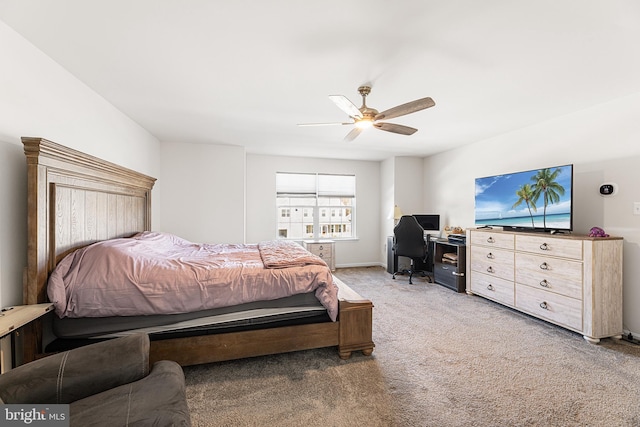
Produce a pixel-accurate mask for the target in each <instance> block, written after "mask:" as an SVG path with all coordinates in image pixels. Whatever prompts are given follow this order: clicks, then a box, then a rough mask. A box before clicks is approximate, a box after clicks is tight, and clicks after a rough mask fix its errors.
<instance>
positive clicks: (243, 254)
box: [47, 232, 338, 321]
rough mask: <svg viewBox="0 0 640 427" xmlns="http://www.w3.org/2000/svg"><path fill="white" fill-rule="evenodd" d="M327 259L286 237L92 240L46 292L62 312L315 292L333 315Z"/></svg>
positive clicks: (161, 310)
mask: <svg viewBox="0 0 640 427" xmlns="http://www.w3.org/2000/svg"><path fill="white" fill-rule="evenodd" d="M332 279H333V277H332V275H331V271H330V270H329V268H328V267H327V265H326V263H325V262H324V261H323V260H322V259H321V258H320V257H317V256H315V255H313V254H311V253H310V252H308V251H306V250H305V249H304V248H302V247H301V246H300V245H298V244H296V243H294V242H288V241H273V242H262V243H260V244H257V245H256V244H245V245H240V244H200V243H192V242H189V241H187V240H184V239H181V238H179V237H177V236H174V235H171V234H167V233H155V232H143V233H140V234H138V235H136V236H134V237H132V238H122V239H112V240H106V241H103V242H98V243H95V244H93V245H91V246H87V247H85V248H82V249H79V250H77V251H75V252H73V253H71V254H69V255H68V256H66V257H65V258H64V259H63V260H62V261H61V262H60V263H59V264H58V265H57V267H56V268H55V270H54V271H53V272H52V273H51V276H50V277H49V283H48V288H47V292H48V295H49V300H50V301H52V302H53V303H54V305H55V310H56V313H57V314H58V316H60V317H108V316H137V315H150V314H177V313H187V312H194V311H200V310H206V309H210V308H217V307H227V306H233V305H237V304H243V303H247V302H252V301H260V300H271V299H277V298H282V297H286V296H290V295H294V294H298V293H305V292H312V291H315V295H316V297H317V298H318V300H319V301H320V302H321V303H322V305H323V306H324V307H325V308H326V309H327V312H328V313H329V316H330V317H331V319H332V320H334V321H335V320H336V318H337V315H338V289H337V287H336V285H335V284H334V283H333V280H332Z"/></svg>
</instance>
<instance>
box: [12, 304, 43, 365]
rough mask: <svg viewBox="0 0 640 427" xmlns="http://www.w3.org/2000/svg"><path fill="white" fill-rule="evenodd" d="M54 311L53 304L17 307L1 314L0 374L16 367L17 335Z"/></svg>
mask: <svg viewBox="0 0 640 427" xmlns="http://www.w3.org/2000/svg"><path fill="white" fill-rule="evenodd" d="M51 310H53V304H51V303H44V304H32V305H16V306H14V307H7V308H3V309H2V312H1V313H0V314H1V315H0V373H1V372H5V371H8V370H10V369H11V368H13V367H14V366H15V354H14V350H15V348H14V347H15V346H14V340H15V335H14V334H15V333H17V332H19V330H20V328H22V327H23V326H26V325H28V324H30V323H31V322H33V321H34V320H37V319H39V318H40V317H42V316H44V315H45V314H46V313H48V312H50V311H51Z"/></svg>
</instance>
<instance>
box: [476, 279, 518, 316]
mask: <svg viewBox="0 0 640 427" xmlns="http://www.w3.org/2000/svg"><path fill="white" fill-rule="evenodd" d="M470 286H471V293H474V294H477V295H482V296H483V297H486V298H490V299H492V300H495V301H497V302H499V303H500V304H505V305H509V306H512V307H513V305H514V302H515V298H514V290H513V281H509V280H505V279H500V278H499V277H492V276H489V275H487V274H482V273H476V272H475V271H474V272H472V273H471V280H470Z"/></svg>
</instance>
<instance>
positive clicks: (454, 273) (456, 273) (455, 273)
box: [451, 271, 464, 277]
mask: <svg viewBox="0 0 640 427" xmlns="http://www.w3.org/2000/svg"><path fill="white" fill-rule="evenodd" d="M451 274H453V275H454V276H459V277H463V276H464V273H458V272H457V271H452V272H451Z"/></svg>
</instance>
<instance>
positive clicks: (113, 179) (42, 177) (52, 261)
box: [22, 137, 156, 304]
mask: <svg viewBox="0 0 640 427" xmlns="http://www.w3.org/2000/svg"><path fill="white" fill-rule="evenodd" d="M22 143H23V144H24V153H25V155H26V157H27V212H28V213H27V268H26V271H25V275H24V304H38V303H42V302H46V301H47V291H46V287H47V279H48V277H49V273H51V271H52V270H53V268H54V267H55V266H56V264H57V262H58V261H60V260H61V259H62V258H63V257H64V256H65V255H67V254H68V253H69V252H71V251H73V250H75V249H78V248H80V247H83V246H86V245H89V244H91V243H94V242H97V241H100V240H106V239H112V238H116V237H123V236H130V235H133V234H135V233H137V232H140V231H144V230H150V229H151V189H152V188H153V185H154V183H155V181H156V180H155V178H151V177H149V176H147V175H143V174H141V173H138V172H135V171H132V170H130V169H126V168H123V167H121V166H118V165H116V164H113V163H109V162H106V161H104V160H101V159H98V158H96V157H93V156H90V155H87V154H84V153H81V152H79V151H76V150H72V149H70V148H67V147H64V146H62V145H59V144H56V143H54V142H51V141H47V140H46V139H42V138H27V137H24V138H22Z"/></svg>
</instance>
